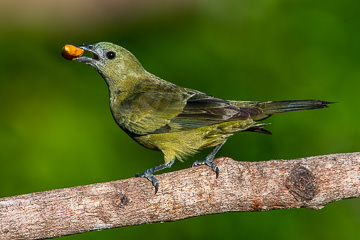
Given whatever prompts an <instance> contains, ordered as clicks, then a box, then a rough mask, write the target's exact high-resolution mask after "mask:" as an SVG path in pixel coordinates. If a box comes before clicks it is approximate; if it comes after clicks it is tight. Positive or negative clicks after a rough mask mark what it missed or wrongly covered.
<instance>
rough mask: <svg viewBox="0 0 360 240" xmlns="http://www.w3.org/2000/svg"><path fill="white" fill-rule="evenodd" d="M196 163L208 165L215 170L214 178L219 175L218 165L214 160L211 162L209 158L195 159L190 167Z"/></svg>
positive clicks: (196, 164)
mask: <svg viewBox="0 0 360 240" xmlns="http://www.w3.org/2000/svg"><path fill="white" fill-rule="evenodd" d="M198 165H208V166H209V167H211V168H212V170H213V171H214V172H215V174H216V178H218V177H219V167H218V166H217V165H216V164H215V163H214V162H212V161H211V160H209V159H207V158H206V159H205V160H201V161H199V160H197V161H195V162H193V164H191V166H190V167H195V166H198Z"/></svg>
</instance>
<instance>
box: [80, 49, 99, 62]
mask: <svg viewBox="0 0 360 240" xmlns="http://www.w3.org/2000/svg"><path fill="white" fill-rule="evenodd" d="M78 48H81V49H83V50H84V51H87V52H90V53H92V55H93V57H92V58H91V57H87V56H80V57H77V58H75V59H74V60H75V61H77V62H83V63H90V62H93V61H94V60H99V55H98V54H97V53H96V49H95V46H94V45H81V46H78Z"/></svg>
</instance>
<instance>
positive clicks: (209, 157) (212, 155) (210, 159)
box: [191, 140, 226, 178]
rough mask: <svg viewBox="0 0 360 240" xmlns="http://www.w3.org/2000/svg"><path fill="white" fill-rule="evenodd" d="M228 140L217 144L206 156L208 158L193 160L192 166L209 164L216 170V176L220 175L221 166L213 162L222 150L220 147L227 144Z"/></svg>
mask: <svg viewBox="0 0 360 240" xmlns="http://www.w3.org/2000/svg"><path fill="white" fill-rule="evenodd" d="M225 142H226V140H225V141H224V142H222V143H220V144H219V145H217V146H216V147H215V148H214V149H213V150H212V151H211V153H210V154H209V155H207V156H206V158H205V159H204V160H197V161H195V162H193V164H191V167H195V166H198V165H208V166H209V167H211V168H212V169H213V170H214V172H215V173H216V178H218V177H219V168H218V166H217V165H216V164H215V163H214V162H213V160H214V158H215V155H216V153H217V152H218V151H219V150H220V148H221V147H222V146H223V145H224V144H225Z"/></svg>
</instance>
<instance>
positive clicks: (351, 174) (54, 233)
mask: <svg viewBox="0 0 360 240" xmlns="http://www.w3.org/2000/svg"><path fill="white" fill-rule="evenodd" d="M215 162H216V164H217V165H218V166H219V169H220V176H219V178H217V179H216V178H215V173H214V172H213V171H212V170H211V169H210V168H209V167H206V166H200V167H195V168H188V169H184V170H181V171H176V172H169V173H165V174H161V175H157V178H158V180H159V184H160V187H159V192H158V193H157V194H154V187H153V186H152V185H151V183H150V182H149V181H148V180H147V179H144V178H130V179H125V180H119V181H114V182H106V183H98V184H92V185H87V186H78V187H73V188H66V189H57V190H51V191H46V192H39V193H31V194H25V195H21V196H14V197H6V198H2V199H0V239H42V238H52V237H59V236H64V235H70V234H76V233H82V232H88V231H93V230H100V229H107V228H115V227H123V226H132V225H139V224H144V223H154V222H165V221H176V220H180V219H184V218H189V217H195V216H201V215H206V214H215V213H222V212H230V211H266V210H271V209H283V208H300V207H306V208H312V209H321V208H322V207H324V206H325V205H326V204H327V203H330V202H334V201H337V200H341V199H345V198H354V197H359V194H360V184H359V183H360V152H358V153H346V154H331V155H325V156H316V157H308V158H299V159H294V160H287V161H286V160H272V161H263V162H238V161H234V160H232V159H230V158H218V159H216V160H215Z"/></svg>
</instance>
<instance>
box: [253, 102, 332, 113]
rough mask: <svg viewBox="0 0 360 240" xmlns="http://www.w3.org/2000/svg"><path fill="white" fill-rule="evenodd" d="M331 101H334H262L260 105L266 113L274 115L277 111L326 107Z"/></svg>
mask: <svg viewBox="0 0 360 240" xmlns="http://www.w3.org/2000/svg"><path fill="white" fill-rule="evenodd" d="M330 103H332V102H327V101H322V100H292V101H273V102H262V103H260V106H259V107H260V108H262V109H263V111H264V114H267V115H272V114H275V113H283V112H292V111H300V110H311V109H319V108H326V107H328V104H330Z"/></svg>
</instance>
